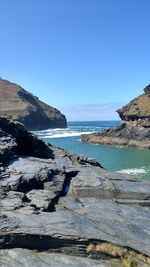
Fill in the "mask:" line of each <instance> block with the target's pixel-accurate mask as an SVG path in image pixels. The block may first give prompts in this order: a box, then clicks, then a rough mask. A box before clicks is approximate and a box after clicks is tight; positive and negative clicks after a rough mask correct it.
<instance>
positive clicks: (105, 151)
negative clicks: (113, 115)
mask: <svg viewBox="0 0 150 267" xmlns="http://www.w3.org/2000/svg"><path fill="white" fill-rule="evenodd" d="M119 124H120V122H119V121H86V122H84V121H82V122H68V128H66V129H49V130H44V131H38V132H35V133H36V134H38V136H40V138H42V139H44V140H45V141H47V142H48V143H51V144H54V145H56V146H59V147H61V148H64V149H66V150H68V151H70V152H73V153H76V154H80V155H86V156H89V157H92V158H95V159H96V160H97V161H98V162H100V164H101V165H102V166H103V167H104V168H106V169H108V170H112V171H117V172H121V173H126V174H131V175H137V176H139V177H142V178H150V150H144V149H139V148H131V147H119V146H118V147H116V146H108V145H95V144H89V143H83V142H81V141H80V135H81V134H83V133H94V132H99V131H102V130H103V129H107V128H110V127H113V126H117V125H119Z"/></svg>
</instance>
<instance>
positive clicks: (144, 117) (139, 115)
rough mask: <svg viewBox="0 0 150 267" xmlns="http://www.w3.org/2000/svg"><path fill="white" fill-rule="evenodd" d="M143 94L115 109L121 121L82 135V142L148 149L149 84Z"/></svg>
mask: <svg viewBox="0 0 150 267" xmlns="http://www.w3.org/2000/svg"><path fill="white" fill-rule="evenodd" d="M144 92H145V93H144V94H143V95H141V96H139V97H136V98H135V99H133V100H132V101H131V102H130V103H129V104H127V105H126V106H124V107H122V108H121V109H119V110H117V112H118V114H119V116H120V118H121V120H122V122H121V125H120V126H118V127H114V128H111V129H107V130H105V131H102V132H100V133H93V134H88V135H82V136H81V140H82V141H83V142H90V143H98V144H110V145H125V146H135V147H141V148H148V149H150V85H148V86H147V87H145V88H144Z"/></svg>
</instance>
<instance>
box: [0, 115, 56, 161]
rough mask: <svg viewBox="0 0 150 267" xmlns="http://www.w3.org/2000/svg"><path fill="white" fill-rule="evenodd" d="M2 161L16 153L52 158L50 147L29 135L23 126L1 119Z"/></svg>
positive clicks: (0, 151)
mask: <svg viewBox="0 0 150 267" xmlns="http://www.w3.org/2000/svg"><path fill="white" fill-rule="evenodd" d="M0 141H1V146H0V155H1V158H0V161H1V160H4V159H5V158H7V157H9V155H10V154H12V155H14V153H16V154H18V155H24V156H35V157H40V158H50V157H51V158H52V157H53V153H52V150H51V148H50V146H49V145H47V144H46V143H44V142H43V141H42V140H40V139H38V138H37V137H36V136H35V135H33V134H32V133H29V132H28V131H27V130H26V129H25V128H24V126H23V125H22V124H20V123H18V122H13V121H10V120H8V119H6V118H5V117H0Z"/></svg>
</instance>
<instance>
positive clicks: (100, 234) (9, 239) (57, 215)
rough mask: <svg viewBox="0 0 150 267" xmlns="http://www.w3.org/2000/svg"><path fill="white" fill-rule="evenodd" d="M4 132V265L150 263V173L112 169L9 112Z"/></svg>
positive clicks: (0, 124)
mask: <svg viewBox="0 0 150 267" xmlns="http://www.w3.org/2000/svg"><path fill="white" fill-rule="evenodd" d="M0 133H1V135H0V155H2V156H0V207H1V213H0V263H1V266H3V267H6V266H7V267H8V266H9V267H12V266H17V267H20V266H24V267H27V266H35V267H36V266H42V267H46V266H60V267H67V266H68V267H70V266H72V267H78V266H79V267H84V266H94V267H95V266H103V267H111V266H115V267H120V266H123V267H126V266H130V267H131V266H137V267H141V266H143V267H147V266H150V180H148V179H147V180H141V179H139V178H137V177H133V176H129V175H125V174H121V173H115V172H110V171H107V170H105V169H104V168H102V166H101V165H100V164H99V163H97V162H96V161H95V160H94V159H90V158H87V157H84V156H83V157H80V156H78V155H74V154H71V153H68V152H66V151H65V150H63V149H60V148H57V147H54V146H51V145H48V144H46V143H44V142H43V141H42V140H40V139H38V138H37V137H36V136H35V135H33V134H31V133H28V132H27V131H26V130H25V129H24V128H23V126H22V125H21V126H20V124H18V123H14V122H12V121H9V120H7V119H6V118H1V119H0ZM26 142H27V143H26ZM23 144H26V146H30V148H29V149H25V148H24V146H23V147H22V145H23ZM31 145H32V151H31ZM20 146H21V147H22V149H21V148H20ZM127 264H128V265H127Z"/></svg>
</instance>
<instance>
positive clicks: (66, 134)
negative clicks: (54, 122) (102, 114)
mask: <svg viewBox="0 0 150 267" xmlns="http://www.w3.org/2000/svg"><path fill="white" fill-rule="evenodd" d="M90 133H92V132H60V133H58V132H57V133H54V132H50V133H47V134H46V135H43V134H39V136H40V137H42V138H62V137H73V136H80V135H81V134H90Z"/></svg>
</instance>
